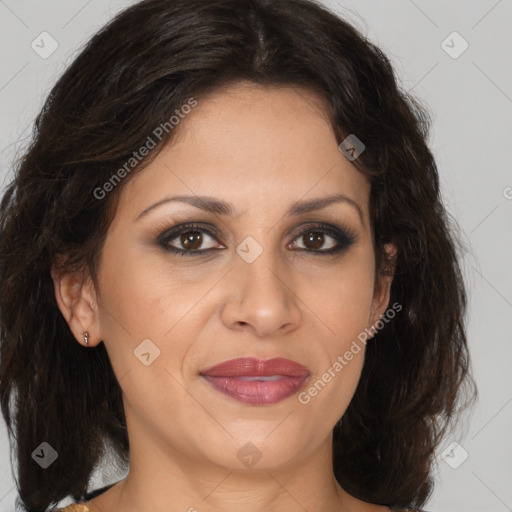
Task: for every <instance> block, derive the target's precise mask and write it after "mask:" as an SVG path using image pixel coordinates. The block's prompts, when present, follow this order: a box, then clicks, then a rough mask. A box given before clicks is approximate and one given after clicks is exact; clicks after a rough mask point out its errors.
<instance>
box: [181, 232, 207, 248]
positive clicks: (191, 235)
mask: <svg viewBox="0 0 512 512" xmlns="http://www.w3.org/2000/svg"><path fill="white" fill-rule="evenodd" d="M194 242H195V243H194ZM202 242H203V240H202V234H201V232H200V231H187V232H186V233H183V234H182V235H181V243H182V244H183V247H185V248H186V249H192V250H194V249H197V248H198V247H201V244H202Z"/></svg>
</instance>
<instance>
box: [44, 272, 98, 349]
mask: <svg viewBox="0 0 512 512" xmlns="http://www.w3.org/2000/svg"><path fill="white" fill-rule="evenodd" d="M51 275H52V279H53V285H54V290H55V299H56V300H57V304H58V306H59V309H60V311H61V313H62V316H63V317H64V319H65V320H66V322H67V323H68V325H69V328H70V330H71V332H72V333H73V335H74V336H75V338H76V339H77V341H78V342H79V343H81V344H82V345H85V341H84V332H88V333H89V339H88V345H87V346H89V347H90V346H96V345H98V344H99V343H100V342H101V335H100V329H99V316H98V305H97V301H96V290H95V288H94V284H93V282H92V279H91V277H90V275H89V274H88V273H85V272H83V271H78V270H77V271H73V272H64V271H60V270H56V268H55V267H52V269H51Z"/></svg>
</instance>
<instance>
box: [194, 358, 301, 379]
mask: <svg viewBox="0 0 512 512" xmlns="http://www.w3.org/2000/svg"><path fill="white" fill-rule="evenodd" d="M201 375H208V376H210V377H265V376H270V375H283V376H287V377H306V376H308V375H309V370H308V368H306V367H305V366H303V365H302V364H299V363H296V362H295V361H291V360H290V359H284V358H282V357H277V358H274V359H267V360H261V359H256V358H254V357H240V358H238V359H230V360H229V361H224V362H223V363H220V364H216V365H215V366H212V367H210V368H208V369H206V370H203V371H201Z"/></svg>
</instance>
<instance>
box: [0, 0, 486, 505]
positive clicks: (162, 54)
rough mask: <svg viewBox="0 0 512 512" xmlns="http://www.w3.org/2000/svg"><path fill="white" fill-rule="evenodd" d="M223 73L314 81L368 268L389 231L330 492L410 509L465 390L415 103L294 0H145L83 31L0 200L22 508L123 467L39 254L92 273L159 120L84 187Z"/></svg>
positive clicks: (122, 443)
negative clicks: (381, 315)
mask: <svg viewBox="0 0 512 512" xmlns="http://www.w3.org/2000/svg"><path fill="white" fill-rule="evenodd" d="M240 80H249V81H251V82H254V83H257V84H261V85H263V86H269V87H274V86H287V85H292V86H302V87H307V88H309V89H310V90H313V91H315V92H317V93H319V94H320V95H322V97H324V98H325V99H326V100H327V102H328V105H329V109H330V112H329V115H330V118H331V122H332V128H333V131H334V133H335V134H336V137H337V140H338V142H339V143H340V142H341V141H342V140H343V139H344V138H345V137H347V136H348V135H349V134H356V136H357V137H358V138H359V139H360V140H361V141H363V143H364V144H365V146H366V149H365V151H364V152H363V153H362V154H361V156H359V158H357V160H355V161H354V162H353V163H354V165H355V166H356V167H357V169H358V170H359V171H360V172H362V173H364V174H365V175H366V176H368V178H369V179H370V180H371V192H370V217H371V225H372V236H373V239H374V247H375V264H376V269H377V271H378V272H381V273H383V272H385V271H386V268H388V266H387V265H388V264H389V263H390V262H388V261H387V260H386V253H385V252H384V250H383V246H384V244H385V243H388V242H393V243H394V244H395V245H396V246H397V248H398V256H397V260H396V269H395V272H394V279H393V283H392V286H391V298H390V304H391V303H394V302H398V303H399V304H401V305H402V306H403V309H402V311H401V312H400V313H397V315H396V316H395V318H394V319H393V320H392V321H390V322H389V323H387V324H386V325H385V327H384V328H383V329H381V330H380V331H378V332H377V333H376V334H375V336H374V338H373V340H372V341H370V342H369V343H368V346H367V352H366V360H365V364H364V368H363V371H362V376H361V379H360V382H359V385H358V388H357V390H356V393H355V396H354V397H353V399H352V401H351V403H350V405H349V407H348V409H347V411H346V413H345V414H344V416H343V418H342V419H341V420H340V421H339V422H338V423H337V424H336V426H335V428H334V432H333V435H334V446H333V451H334V460H333V464H334V473H335V476H336V478H337V480H338V482H339V483H340V485H341V486H342V487H343V488H344V489H345V490H346V491H347V492H349V493H350V494H352V495H354V496H356V497H358V498H359V499H362V500H365V501H368V502H372V503H377V504H382V505H387V506H391V507H395V506H396V507H399V506H421V505H422V504H424V503H425V502H426V500H427V499H428V497H429V496H430V494H431V492H432V488H433V480H432V476H431V475H432V467H433V463H434V462H435V455H434V452H435V449H436V448H437V447H438V445H439V443H440V441H441V439H442V436H444V435H445V434H446V433H447V432H448V429H449V428H451V427H453V425H454V424H455V423H454V421H453V420H454V419H456V418H457V417H458V416H459V413H460V412H461V411H462V410H463V409H465V408H466V407H467V405H469V403H470V402H472V399H473V398H474V397H475V396H476V389H475V385H474V380H473V378H472V377H471V372H470V362H469V356H468V348H467V338H466V330H465V310H466V300H467V295H466V289H465V285H464V281H463V275H462V272H461V267H460V259H461V255H462V249H464V245H463V244H462V242H461V241H460V239H459V237H458V232H457V229H455V227H456V223H455V222H454V220H453V219H452V218H451V217H450V215H449V214H448V213H447V211H446V210H445V208H444V206H443V203H442V199H441V194H440V189H439V177H438V171H437V167H436V163H435V160H434V157H433V155H432V153H431V151H430V150H429V148H428V143H427V139H428V131H429V128H430V125H431V120H430V117H429V114H428V111H427V108H426V107H424V106H423V105H422V104H421V103H420V102H419V100H417V99H415V98H414V97H412V96H411V95H410V94H408V93H407V92H405V90H404V89H403V88H402V87H401V86H400V85H399V83H398V80H397V78H396V76H395V73H394V70H393V69H392V66H391V64H390V61H389V60H388V58H387V57H386V56H385V55H384V54H383V53H382V51H381V50H380V49H379V48H378V47H376V46H375V45H374V44H372V43H371V42H370V41H369V40H368V39H367V38H366V37H365V36H363V35H362V34H361V33H360V32H359V31H358V30H356V29H355V28H354V27H353V26H352V25H351V24H349V23H347V22H346V21H344V20H343V19H341V18H340V17H339V16H337V15H335V14H333V13H332V12H330V11H329V10H327V9H326V8H325V7H323V6H321V5H320V4H318V3H315V2H314V1H310V0H208V1H205V0H146V1H142V2H140V3H137V4H135V5H133V6H131V7H130V8H128V9H126V10H125V11H123V12H121V13H120V14H118V15H117V16H116V17H115V18H114V19H113V20H112V21H111V22H110V23H108V24H107V25H106V26H105V27H104V28H102V29H101V30H100V31H99V32H98V33H97V34H96V35H94V37H92V39H91V40H90V41H89V42H88V43H87V44H86V46H85V47H84V49H83V50H82V51H81V53H80V54H79V55H78V57H76V59H75V60H74V61H73V62H72V63H71V65H70V66H69V67H68V68H67V70H66V71H65V72H64V74H63V75H62V77H61V78H60V79H59V80H58V81H57V83H56V85H55V86H54V87H53V89H52V90H51V92H50V94H49V97H48V99H47V100H46V102H45V104H44V107H43V108H42V110H41V112H40V113H39V115H38V116H37V119H36V121H35V127H34V132H33V138H32V140H31V143H30V146H29V147H28V148H27V149H26V151H25V152H24V154H23V156H22V157H20V158H19V159H18V160H17V162H16V163H15V165H14V171H15V172H14V178H13V180H12V181H11V182H10V184H9V185H8V186H7V188H6V191H5V194H4V196H3V199H2V202H1V205H0V291H1V298H0V342H1V352H0V356H1V364H0V380H1V392H0V400H1V408H2V414H3V417H4V419H5V421H6V423H7V426H8V431H9V437H10V439H11V438H12V440H11V443H12V445H13V447H14V453H15V458H16V462H17V468H16V472H17V478H16V483H17V487H18V491H19V499H18V503H21V505H22V506H23V507H25V508H26V509H27V510H31V511H43V510H45V509H46V508H47V507H48V506H50V505H51V504H55V503H58V502H59V501H60V500H62V499H64V498H66V497H68V496H70V495H71V496H72V497H73V498H75V499H77V498H78V497H80V496H83V495H84V493H86V492H87V491H88V490H89V488H88V485H89V482H90V477H91V474H92V473H93V471H95V470H97V469H98V467H99V463H100V462H101V460H102V459H103V456H104V455H105V454H107V453H114V454H115V455H116V456H117V457H118V461H119V464H120V465H121V466H122V465H123V464H124V465H125V466H124V467H126V464H128V462H129V442H128V435H127V429H126V421H125V415H124V410H123V403H122V393H121V389H120V387H119V384H118V382H117V379H116V376H115V374H114V372H113V370H112V367H111V364H110V361H109V358H108V356H107V352H106V350H105V346H104V344H103V343H100V344H99V345H98V346H96V347H95V348H88V349H87V348H84V347H83V346H81V345H80V344H79V343H77V342H76V340H75V339H74V337H73V335H72V333H71V331H70V329H69V327H68V325H67V323H66V321H65V319H64V318H63V316H62V314H61V313H60V310H59V309H58V306H57V303H56V300H55V296H54V288H53V283H52V278H51V275H50V268H51V266H52V264H55V263H57V262H58V264H59V266H60V267H61V268H63V269H66V270H75V269H78V268H88V269H89V271H90V272H91V275H92V277H93V280H94V282H96V275H97V273H96V271H97V265H98V261H99V255H100V252H101V249H102V244H103V242H104V240H105V236H106V232H107V228H108V226H109V223H110V222H111V220H112V218H113V216H114V215H115V212H116V205H117V201H118V198H119V194H120V192H121V190H122V188H123V186H124V185H125V184H126V183H127V182H128V181H129V179H130V178H131V177H133V176H134V175H135V174H136V173H137V172H141V171H142V170H143V169H144V168H145V166H146V165H147V164H148V163H149V162H150V161H152V159H153V158H154V157H155V156H156V155H157V154H158V153H159V151H160V150H161V149H162V147H163V146H164V145H165V144H166V143H167V142H168V141H169V140H171V138H172V137H174V136H175V133H176V130H172V131H168V133H167V132H164V133H163V136H162V139H161V141H160V142H159V144H158V145H157V147H156V148H155V149H154V150H152V151H151V152H150V154H149V155H148V156H147V157H146V158H145V159H144V160H143V161H142V162H141V163H140V164H139V165H138V166H137V167H136V168H135V169H134V170H133V172H131V173H130V174H129V175H127V176H126V177H125V178H124V179H123V180H121V182H120V183H119V184H118V185H117V186H116V187H114V189H113V190H112V192H110V193H109V194H107V195H106V197H105V198H102V199H98V198H97V194H96V195H95V190H97V189H98V188H99V187H102V186H103V184H104V183H105V182H106V181H107V180H109V179H111V177H112V175H113V174H114V173H115V171H116V170H118V169H119V168H120V167H121V166H123V164H125V163H126V162H127V161H128V160H129V159H130V157H132V155H133V152H134V151H136V150H137V149H139V148H140V147H141V146H143V145H144V143H145V142H146V141H147V138H148V136H149V135H151V133H152V132H153V130H154V129H155V128H156V127H157V126H159V125H161V124H162V123H165V122H166V121H168V120H169V117H170V116H171V115H172V114H173V113H174V112H175V111H176V110H179V109H180V107H181V106H182V105H183V104H185V103H186V102H187V100H188V99H189V98H191V97H194V98H197V99H198V100H199V101H200V99H201V97H205V96H206V95H207V94H208V93H210V92H213V91H216V90H219V89H220V88H222V87H223V86H225V85H228V84H232V83H234V82H237V81H240ZM184 122H186V121H184ZM463 398H464V400H463ZM43 441H46V442H48V443H49V444H50V445H51V446H52V447H53V448H54V449H55V450H56V451H57V452H58V458H57V460H56V461H55V462H54V463H53V464H51V465H50V466H49V467H48V468H47V469H42V468H41V467H40V466H39V465H38V464H37V463H36V462H35V461H34V459H33V458H32V453H33V451H34V450H35V449H36V448H37V447H38V446H39V445H40V444H41V442H43ZM121 466H119V467H121Z"/></svg>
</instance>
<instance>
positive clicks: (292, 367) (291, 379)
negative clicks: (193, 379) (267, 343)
mask: <svg viewBox="0 0 512 512" xmlns="http://www.w3.org/2000/svg"><path fill="white" fill-rule="evenodd" d="M200 375H201V376H202V377H204V379H205V380H206V381H207V382H208V383H209V384H211V386H212V387H213V388H214V389H216V390H217V391H219V392H221V393H224V394H225V395H228V396H230V397H231V398H234V399H235V400H238V401H239V402H243V403H248V404H253V405H264V404H273V403H276V402H280V401H281V400H284V399H285V398H288V397H289V396H291V395H293V394H294V393H296V392H297V391H298V390H299V389H300V388H301V387H302V386H303V384H304V383H305V382H306V380H307V379H308V377H309V370H308V368H306V367H305V366H303V365H301V364H298V363H295V362H294V361H290V360H289V359H283V358H275V359H267V360H266V361H262V360H260V359H255V358H252V357H244V358H239V359H231V360H230V361H225V362H223V363H220V364H218V365H215V366H213V367H211V368H208V369H207V370H204V371H202V372H201V373H200ZM270 376H276V379H275V380H270V381H269V380H247V379H248V378H250V377H270Z"/></svg>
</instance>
